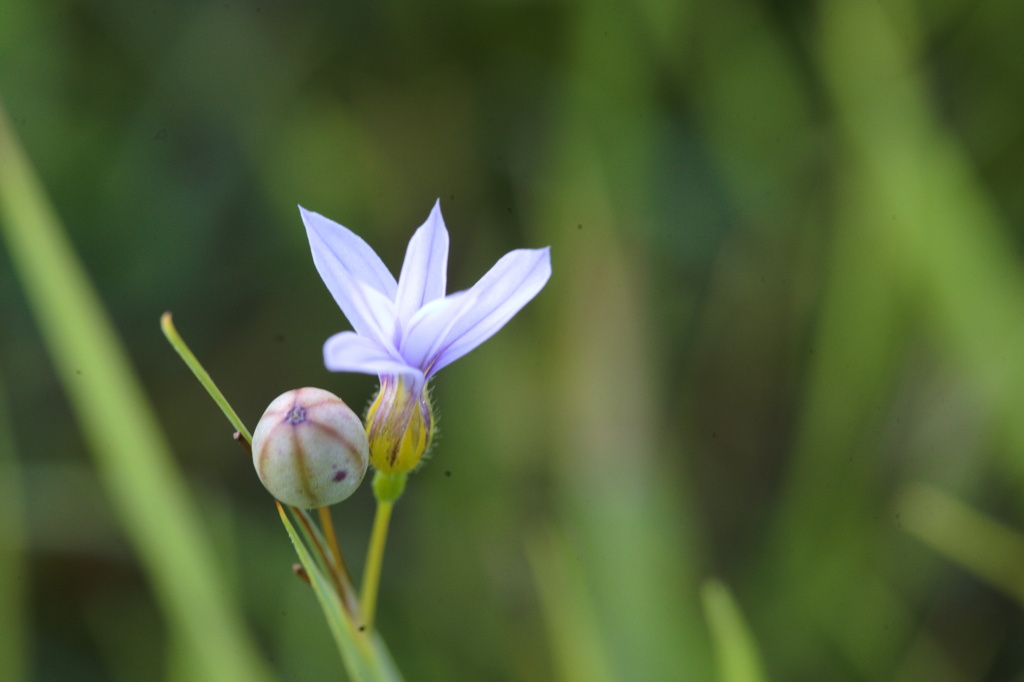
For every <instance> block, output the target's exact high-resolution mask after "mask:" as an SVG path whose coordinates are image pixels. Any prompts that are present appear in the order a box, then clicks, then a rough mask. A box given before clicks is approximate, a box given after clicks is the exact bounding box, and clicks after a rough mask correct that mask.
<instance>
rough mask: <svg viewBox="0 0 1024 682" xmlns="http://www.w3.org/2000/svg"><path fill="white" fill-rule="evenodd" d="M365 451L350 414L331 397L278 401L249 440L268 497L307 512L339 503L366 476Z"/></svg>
mask: <svg viewBox="0 0 1024 682" xmlns="http://www.w3.org/2000/svg"><path fill="white" fill-rule="evenodd" d="M368 460H369V447H368V445H367V441H366V431H365V430H364V428H363V424H362V422H361V420H360V419H359V417H358V416H356V414H355V412H353V411H352V410H351V409H350V408H349V406H348V405H346V404H345V403H344V402H342V401H341V399H340V398H338V397H337V396H336V395H334V394H333V393H329V392H327V391H324V390H321V389H319V388H299V389H296V390H293V391H288V392H287V393H284V394H282V395H280V396H278V397H277V398H276V399H275V400H274V402H272V403H270V406H269V407H267V411H266V412H264V413H263V417H262V418H261V419H260V423H259V424H257V425H256V431H255V432H253V435H252V463H253V466H255V467H256V473H257V474H258V475H259V477H260V481H262V482H263V485H264V487H266V489H267V490H269V491H270V494H271V495H273V496H274V497H276V498H277V499H278V500H280V501H281V502H284V503H286V504H290V505H292V506H295V507H304V508H306V509H310V508H313V507H325V506H327V505H331V504H336V503H338V502H341V501H342V500H344V499H345V498H347V497H348V496H349V495H351V494H352V493H354V492H355V490H356V488H358V487H359V484H360V483H361V482H362V480H363V476H364V475H365V474H366V465H367V462H368Z"/></svg>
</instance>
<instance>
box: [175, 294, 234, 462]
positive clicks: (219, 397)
mask: <svg viewBox="0 0 1024 682" xmlns="http://www.w3.org/2000/svg"><path fill="white" fill-rule="evenodd" d="M160 328H161V329H162V330H163V332H164V336H166V337H167V340H168V341H170V342H171V346H173V347H174V350H176V351H177V352H178V355H180V356H181V359H182V360H184V361H185V364H186V365H188V368H189V369H190V370H192V373H193V374H195V375H196V379H199V383H201V384H202V385H203V388H205V389H206V392H207V393H209V394H210V397H211V398H213V401H214V402H215V403H217V407H219V408H220V411H221V412H223V413H224V416H225V417H227V418H228V421H229V422H231V425H232V426H234V427H235V430H236V431H238V432H239V433H240V434H242V437H243V438H245V442H246V443H249V444H250V445H252V434H251V433H249V429H247V428H245V424H243V423H242V420H241V419H239V417H238V414H237V413H236V412H235V410H234V408H233V407H231V405H230V403H228V401H227V398H225V397H224V394H223V393H221V392H220V389H219V388H217V384H215V383H213V379H211V378H210V375H209V374H208V373H207V372H206V370H205V369H203V366H202V365H201V364H199V360H198V359H197V358H196V356H195V355H194V354H193V353H192V351H191V350H190V349H189V347H188V344H187V343H185V340H184V339H183V338H181V334H179V333H178V330H177V329H175V327H174V321H173V320H172V319H171V314H170V313H169V312H168V313H164V314H163V316H162V317H161V318H160Z"/></svg>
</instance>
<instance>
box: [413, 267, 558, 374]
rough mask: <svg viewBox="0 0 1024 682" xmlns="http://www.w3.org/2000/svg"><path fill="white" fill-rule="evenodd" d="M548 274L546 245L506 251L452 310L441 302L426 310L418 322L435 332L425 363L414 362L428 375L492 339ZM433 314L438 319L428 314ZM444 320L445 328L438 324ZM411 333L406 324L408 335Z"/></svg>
mask: <svg viewBox="0 0 1024 682" xmlns="http://www.w3.org/2000/svg"><path fill="white" fill-rule="evenodd" d="M550 277H551V249H550V247H547V248H543V249H518V250H516V251H512V252H510V253H507V254H505V255H504V256H503V257H502V258H501V259H500V260H499V261H498V262H497V263H495V264H494V267H492V268H491V269H490V270H489V271H488V272H487V274H485V275H484V276H483V277H481V278H480V281H479V282H477V283H476V284H475V285H473V287H472V288H471V289H469V290H468V291H466V292H465V294H464V295H462V296H459V297H458V299H457V300H456V302H455V303H454V308H455V309H447V308H445V307H444V306H440V305H439V306H437V308H436V309H432V310H431V311H429V312H428V311H426V310H425V311H424V313H427V314H426V315H424V319H421V320H419V322H420V325H418V326H420V327H421V328H422V329H423V330H424V332H423V333H424V336H426V335H427V334H426V332H428V331H429V332H431V333H434V334H437V336H436V337H435V341H434V343H433V345H432V346H431V350H430V352H429V353H428V354H427V357H426V361H425V364H422V363H420V364H418V366H419V367H420V368H421V369H423V370H424V373H425V374H426V376H427V378H430V376H431V375H433V374H434V373H435V372H437V371H438V370H439V369H441V368H442V367H445V366H446V365H449V364H451V363H452V362H454V361H455V360H458V359H459V358H461V357H462V356H463V355H465V354H466V353H468V352H469V351H471V350H473V349H474V348H476V347H477V346H479V345H480V344H481V343H483V342H484V341H486V340H487V339H489V338H491V336H493V335H494V334H495V333H496V332H497V331H498V330H499V329H501V328H502V327H503V326H505V323H506V322H508V321H509V320H510V319H512V317H513V316H514V315H515V314H516V313H517V312H519V311H520V310H521V309H522V307H523V306H524V305H526V304H527V303H529V302H530V300H531V299H532V298H533V297H534V296H536V295H537V293H538V292H539V291H540V290H541V289H542V288H544V285H545V284H547V281H548V278H550ZM449 298H453V297H449ZM446 300H447V299H446ZM431 313H432V314H431ZM435 315H436V317H437V319H436V320H430V319H427V318H430V317H434V316H435ZM445 322H446V323H447V324H446V325H445V328H444V329H443V330H441V329H439V327H440V326H441V323H445ZM411 332H412V329H411V325H410V334H409V336H412V333H411ZM417 342H418V343H422V342H421V341H418V340H417ZM403 355H404V354H403Z"/></svg>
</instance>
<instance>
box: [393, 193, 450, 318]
mask: <svg viewBox="0 0 1024 682" xmlns="http://www.w3.org/2000/svg"><path fill="white" fill-rule="evenodd" d="M447 271H448V230H447V229H446V228H445V226H444V219H443V218H442V217H441V200H440V199H438V200H437V202H436V203H435V204H434V208H433V210H432V211H431V212H430V217H428V218H427V222H425V223H423V225H422V226H420V228H419V229H418V230H416V233H415V234H414V235H413V236H412V239H410V240H409V247H408V249H406V252H405V261H404V262H403V263H402V274H401V275H400V276H399V278H398V293H397V294H396V297H395V308H396V312H397V314H398V319H399V320H400V321H401V323H402V324H403V326H404V325H405V324H406V323H407V322H409V320H410V319H411V318H412V316H413V315H414V314H415V313H416V311H417V310H419V309H420V308H422V307H423V306H424V305H426V304H427V303H430V302H431V301H434V300H437V299H439V298H442V297H443V296H444V289H445V280H446V278H447Z"/></svg>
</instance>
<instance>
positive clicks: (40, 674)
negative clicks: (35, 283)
mask: <svg viewBox="0 0 1024 682" xmlns="http://www.w3.org/2000/svg"><path fill="white" fill-rule="evenodd" d="M1021 27H1024V3H1019V2H995V1H991V0H990V1H988V2H971V1H967V0H941V1H939V2H923V1H921V2H910V1H894V0H883V1H881V2H865V1H864V0H822V1H820V2H810V1H805V2H782V1H781V0H776V1H774V2H769V1H761V2H742V1H740V0H722V1H720V2H706V1H705V2H687V1H685V0H680V1H677V2H672V1H668V0H646V1H642V2H635V3H626V2H611V1H608V0H595V1H593V2H543V1H540V0H538V1H534V2H529V1H524V2H516V1H514V0H504V1H498V0H495V1H492V2H466V1H458V0H445V1H442V2H435V3H429V4H416V3H402V2H395V1H393V0H384V1H381V2H372V3H371V2H366V3H358V2H340V3H331V2H320V3H283V2H273V1H271V0H251V1H249V2H241V1H239V0H218V1H216V2H198V1H193V0H187V1H185V2H170V1H162V2H141V3H127V2H114V1H112V0H93V1H92V2H80V1H75V0H64V1H59V0H48V1H43V2H40V1H36V0H31V1H30V0H0V99H2V101H3V104H4V107H5V108H6V110H7V115H8V117H9V119H10V121H11V124H12V127H13V129H14V131H15V132H16V134H17V135H18V136H19V137H20V139H21V142H22V144H23V145H24V147H25V150H26V152H27V154H28V156H29V157H30V158H31V160H32V162H33V164H34V165H35V167H36V169H37V171H38V173H39V175H40V177H41V180H42V182H43V184H44V185H45V187H46V190H47V192H48V193H49V196H50V199H51V200H52V202H53V205H54V207H55V209H56V211H57V212H58V213H59V214H60V216H61V218H62V220H63V222H64V224H65V226H66V229H67V231H68V234H69V237H70V239H71V241H72V242H73V244H74V246H75V248H76V250H77V252H78V254H79V256H80V258H81V260H82V261H83V264H84V266H85V268H86V269H87V270H88V273H89V275H90V277H91V280H92V282H93V284H94V285H95V286H96V288H97V289H98V292H99V295H100V297H101V298H102V301H103V302H104V304H105V306H106V307H107V309H108V310H109V313H110V316H111V320H112V322H113V324H114V326H115V327H116V329H117V331H118V333H119V335H120V337H121V339H122V340H123V342H124V343H125V346H126V347H127V350H128V353H129V355H130V358H131V360H132V362H133V365H134V367H135V368H136V369H137V372H138V376H139V378H140V379H141V381H142V383H143V385H144V386H145V388H146V391H147V393H148V396H149V397H150V399H151V400H152V401H153V402H154V406H155V409H156V411H157V414H158V415H159V419H160V422H161V425H162V427H163V428H164V429H165V431H166V433H167V435H168V437H169V440H170V443H171V445H172V446H173V450H174V452H175V455H176V462H177V465H178V466H180V468H181V469H182V471H183V472H184V475H185V477H186V479H187V483H188V491H189V493H190V494H191V495H192V497H193V498H194V500H193V504H194V508H195V510H197V511H198V513H199V514H200V515H201V520H202V528H203V530H204V532H205V533H206V535H207V536H208V537H205V538H204V539H203V540H202V542H210V541H212V542H214V543H215V547H216V552H217V559H218V561H219V563H218V567H219V571H220V575H221V578H222V579H223V580H224V581H225V583H226V584H227V585H229V588H228V589H229V590H230V593H231V594H230V599H231V600H232V603H234V604H235V605H236V606H237V609H238V612H239V614H240V615H241V616H242V617H243V618H244V620H245V623H246V626H247V628H248V631H249V632H250V634H251V635H252V637H253V638H254V642H255V647H256V650H257V651H258V652H259V655H260V657H262V658H263V660H264V661H265V662H266V663H267V665H268V666H269V668H270V669H272V670H273V671H274V672H275V674H276V675H277V676H278V677H279V678H280V679H287V680H329V679H338V678H339V676H341V675H342V674H343V673H342V665H341V662H340V660H339V658H338V655H337V652H336V650H335V649H334V645H333V643H332V641H331V638H330V635H329V633H328V631H327V628H326V626H325V625H324V623H323V618H322V616H321V614H320V611H319V608H318V606H317V604H316V602H315V600H314V598H313V596H312V594H311V593H310V591H309V589H308V588H307V587H306V586H305V585H304V584H303V583H301V582H300V581H298V580H297V579H296V578H295V577H294V575H292V573H291V569H290V566H291V564H292V563H293V562H294V561H295V558H294V553H293V551H292V548H291V546H290V544H289V542H288V540H287V537H286V535H285V533H284V531H283V529H282V528H281V525H280V521H279V519H278V518H277V513H276V511H275V509H274V506H273V504H272V503H271V501H270V498H269V496H268V495H267V494H266V492H265V491H264V490H263V488H262V487H261V486H260V484H259V482H258V479H257V478H256V476H255V475H254V472H253V470H252V467H251V464H250V462H249V461H248V459H247V456H246V455H245V454H244V453H243V452H242V450H241V449H240V448H239V447H238V446H237V445H236V444H235V443H233V442H232V441H231V437H230V436H231V430H230V427H229V426H228V425H227V423H226V422H225V421H224V419H223V417H222V416H221V415H220V414H219V413H218V411H217V410H216V408H215V406H214V405H213V403H212V402H211V401H210V399H209V398H208V397H207V396H206V394H205V393H204V392H203V391H202V389H201V388H200V386H199V385H198V384H197V383H196V381H195V380H194V379H193V378H192V376H191V375H190V374H189V373H188V371H187V370H186V368H185V367H184V366H183V365H182V363H181V362H180V361H179V359H178V358H177V357H176V356H175V355H174V353H173V351H172V350H171V349H170V348H169V346H168V345H167V343H166V342H165V341H164V339H163V337H162V336H161V334H160V331H159V329H158V319H159V316H160V314H161V313H163V312H164V311H165V310H171V311H173V312H174V315H175V321H176V322H177V325H178V328H179V330H180V331H181V332H182V334H183V335H184V337H185V338H186V340H188V341H189V342H190V344H191V345H192V348H193V350H194V351H195V352H196V354H197V355H198V357H199V358H200V359H201V360H202V361H203V363H204V364H205V366H206V367H207V369H208V370H209V371H210V372H211V374H212V375H213V376H214V378H215V380H216V381H217V382H218V384H219V385H220V387H221V388H222V389H223V391H224V393H225V394H226V395H227V397H228V399H229V400H231V402H232V403H233V404H234V406H235V407H236V409H237V410H238V411H239V413H240V414H241V416H242V418H243V420H245V421H246V422H247V423H248V424H249V425H250V426H254V425H255V423H256V421H257V420H258V418H259V416H260V414H261V413H262V410H263V409H264V407H265V406H266V405H267V404H268V403H269V402H270V401H271V400H272V399H273V398H274V397H276V396H277V395H278V394H280V393H282V392H284V391H286V390H288V389H291V388H296V387H300V386H306V385H314V386H319V387H322V388H325V389H328V390H331V391H332V392H335V393H337V394H338V395H340V396H341V397H342V398H343V399H344V400H346V401H347V402H349V404H351V405H352V406H353V407H354V408H356V409H357V410H359V409H362V408H364V407H365V406H366V404H367V403H368V401H369V400H370V398H371V397H372V393H373V390H374V388H375V385H376V381H375V379H373V378H371V377H364V376H357V375H343V374H331V373H328V372H327V371H326V370H325V369H324V368H323V364H322V359H321V346H322V343H323V341H324V340H325V339H326V338H327V337H328V336H329V335H331V334H333V333H335V332H337V331H340V330H342V329H345V328H348V325H347V323H346V321H345V320H344V318H343V316H342V315H341V313H340V311H339V310H338V309H337V307H336V306H335V304H334V303H333V301H332V299H331V297H330V295H329V294H328V292H327V290H326V288H325V287H324V286H323V284H322V283H321V282H320V280H319V278H318V276H317V273H316V271H315V270H314V268H313V266H312V262H311V258H310V255H309V248H308V244H307V243H306V239H305V234H304V231H303V229H302V224H301V221H300V220H299V215H298V211H297V209H296V204H302V205H303V206H305V207H307V208H309V209H312V210H315V211H318V212H320V213H323V214H324V215H326V216H328V217H331V218H333V219H335V220H337V221H338V222H340V223H342V224H344V225H346V226H348V227H350V228H352V229H353V230H355V231H356V232H357V233H359V234H360V235H362V236H363V237H365V238H366V240H367V241H368V242H369V243H370V244H371V245H373V246H374V248H375V249H376V250H377V251H378V253H380V254H381V255H382V257H383V259H384V261H385V262H386V263H387V264H388V265H389V266H391V267H392V269H393V270H394V271H395V272H397V271H398V269H399V267H400V263H401V259H402V256H403V254H404V250H405V245H406V242H407V240H408V238H409V237H410V236H411V234H412V231H413V230H414V229H415V227H417V226H418V225H419V224H420V223H421V222H422V221H423V220H424V219H425V218H426V216H427V214H428V213H429V210H430V207H431V205H432V203H433V201H434V200H435V199H436V198H437V197H440V198H441V205H442V209H443V211H444V216H445V219H446V222H447V224H448V229H449V231H450V233H451V241H452V252H451V265H450V273H449V288H450V290H457V289H461V288H466V287H468V286H470V285H471V284H472V283H473V282H474V281H475V280H476V279H477V278H478V277H479V276H480V275H481V274H483V273H484V272H485V271H486V269H487V268H489V267H490V265H491V264H492V263H493V262H494V261H495V260H496V259H497V258H498V257H500V256H501V255H502V254H503V253H505V252H506V251H508V250H511V249H513V248H518V247H540V246H544V245H547V244H550V245H552V247H553V250H552V254H553V255H552V258H553V271H554V274H553V276H552V279H551V281H550V283H549V284H548V286H547V287H546V289H545V290H544V291H543V292H542V293H541V294H540V295H539V296H538V298H537V300H536V301H535V302H534V303H532V304H531V305H530V306H528V307H527V308H526V309H525V310H524V311H523V312H522V313H521V314H520V315H518V316H517V317H516V318H515V319H514V320H513V321H512V322H511V323H510V324H509V325H508V326H507V327H506V328H505V329H504V330H503V331H502V332H501V333H500V334H498V335H497V336H496V337H495V338H494V339H493V340H492V341H490V342H488V343H487V344H485V345H484V346H483V347H481V348H480V349H479V350H477V351H476V352H474V353H472V354H471V355H469V356H468V357H466V358H465V359H463V360H461V361H460V362H458V363H456V364H455V365H453V366H452V367H450V368H448V369H445V371H444V372H442V373H441V374H440V375H439V377H438V378H437V380H436V381H435V394H434V395H435V399H436V402H437V406H438V409H439V413H440V420H441V421H440V425H439V426H440V437H439V439H438V442H437V445H436V447H435V449H434V451H433V456H432V458H431V461H429V462H428V464H427V466H425V467H424V468H423V469H422V470H421V471H420V472H418V473H417V474H415V476H414V477H413V478H412V479H411V481H410V485H409V487H408V490H407V493H406V496H405V497H404V498H403V499H402V500H401V502H400V503H399V504H398V506H397V507H396V510H395V517H394V522H393V527H392V534H391V537H390V538H389V546H388V555H387V556H386V557H385V566H384V574H383V581H382V593H381V604H380V614H379V617H378V624H379V627H380V629H381V632H382V634H383V635H384V637H385V638H386V640H387V642H388V645H389V648H390V650H391V651H392V654H393V656H394V658H395V660H396V661H397V663H398V664H399V666H400V667H401V668H402V670H403V672H404V674H405V676H406V678H407V679H409V680H443V679H451V680H498V681H500V680H555V679H578V680H594V679H597V680H600V679H608V680H708V679H713V678H714V675H715V669H716V668H715V660H714V658H715V657H714V655H713V652H712V637H711V634H710V632H709V630H708V627H707V624H706V621H705V617H704V614H703V612H702V610H701V601H700V598H699V595H700V587H701V584H702V582H703V581H704V580H705V579H706V578H709V577H712V576H714V577H717V578H719V579H721V580H722V581H723V582H724V583H725V584H726V585H728V586H729V588H730V590H731V591H732V593H733V595H734V597H735V599H736V602H737V604H738V605H739V608H740V610H741V611H742V613H743V614H744V616H745V618H746V620H747V624H748V625H749V628H750V632H751V633H752V635H753V637H754V639H755V640H756V641H757V643H758V647H759V650H760V653H761V657H762V661H763V665H764V670H765V673H766V675H767V676H768V677H770V678H771V679H775V680H808V681H812V680H907V681H910V680H926V681H932V680H936V681H945V680H949V681H959V680H965V681H966V680H1011V679H1021V678H1020V677H1019V675H1020V674H1021V673H1022V672H1024V618H1022V617H1021V611H1020V608H1021V604H1022V603H1024V550H1021V539H1020V537H1019V536H1018V534H1017V529H1024V489H1022V483H1024V344H1022V340H1024V261H1022V258H1021V249H1022V232H1021V228H1020V226H1021V225H1024V116H1022V115H1021V110H1022V104H1024V58H1022V57H1021V51H1020V44H1021V35H1022V34H1021ZM12 261H13V258H12V255H11V250H10V249H9V248H8V247H7V246H4V247H2V248H0V311H2V320H0V330H2V332H0V378H2V381H3V383H2V385H0V387H2V390H3V394H4V400H3V401H2V403H0V404H2V407H0V467H2V471H0V473H2V476H0V500H2V501H0V505H2V506H0V529H2V531H3V532H2V535H0V553H2V554H3V556H0V559H2V561H0V564H2V565H0V666H6V667H4V668H3V669H0V677H4V675H8V676H9V677H4V679H18V677H19V676H22V677H23V678H24V679H39V680H64V679H75V680H108V679H109V680H140V679H165V678H166V679H190V677H189V675H190V673H189V668H188V663H187V661H186V662H185V663H183V662H182V661H183V660H184V659H187V652H186V653H185V654H182V650H181V646H180V642H176V640H175V638H174V637H171V636H169V631H170V628H169V626H168V622H167V617H166V615H165V611H164V610H163V609H162V607H161V605H160V604H161V601H160V599H159V598H158V596H156V595H155V594H154V587H153V585H154V583H153V582H152V581H151V578H150V574H149V571H148V569H147V568H146V567H145V564H144V563H141V562H140V561H139V558H138V554H137V552H136V544H135V543H134V542H133V541H132V540H131V539H130V538H129V535H128V534H126V532H125V527H126V524H128V525H129V526H130V524H131V521H130V518H126V517H130V516H131V514H130V512H127V513H126V511H125V509H124V507H116V506H112V505H111V502H110V501H109V492H108V488H107V487H106V486H105V485H104V483H103V482H102V480H101V477H100V476H98V475H97V472H96V464H95V460H94V459H93V457H92V455H90V448H89V447H88V446H87V443H86V440H85V439H84V438H83V436H82V435H81V427H80V425H79V424H78V423H77V422H76V420H75V418H74V416H73V413H72V409H71V408H70V407H69V403H68V401H67V399H66V398H65V392H64V389H63V388H62V384H61V381H60V380H59V378H58V373H57V372H55V369H54V365H53V363H52V362H51V359H50V356H49V355H48V353H47V349H46V347H45V346H44V345H43V343H42V338H41V336H40V333H39V331H38V327H37V325H36V322H35V320H34V317H33V312H32V309H31V308H30V306H29V303H28V300H27V299H26V297H25V295H24V293H23V290H22V286H21V284H20V282H19V279H18V278H17V277H16V272H15V271H14V269H13V267H12V265H13V263H12ZM72 343H73V339H72ZM76 369H80V370H81V372H82V373H86V372H89V367H81V368H76ZM957 500H959V502H957ZM961 503H966V504H968V505H970V506H971V507H973V509H974V510H976V512H979V513H980V514H978V513H975V512H971V511H970V510H969V509H967V508H965V507H963V506H962V504H961ZM119 510H120V511H119ZM372 514H373V505H372V496H371V494H370V491H369V487H368V486H367V487H365V488H364V489H363V490H361V491H360V492H359V493H358V494H357V495H356V496H355V497H354V498H352V499H351V500H349V501H348V502H346V503H344V504H342V505H341V506H339V507H337V508H335V519H336V523H337V524H338V527H339V532H340V534H341V543H342V546H343V549H344V550H345V552H346V554H347V556H348V557H349V562H350V564H351V565H353V566H360V565H361V562H362V557H363V552H364V551H365V546H366V541H367V538H368V534H369V529H370V523H371V519H372ZM156 541H159V538H157V539H156ZM197 542H199V540H197Z"/></svg>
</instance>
